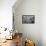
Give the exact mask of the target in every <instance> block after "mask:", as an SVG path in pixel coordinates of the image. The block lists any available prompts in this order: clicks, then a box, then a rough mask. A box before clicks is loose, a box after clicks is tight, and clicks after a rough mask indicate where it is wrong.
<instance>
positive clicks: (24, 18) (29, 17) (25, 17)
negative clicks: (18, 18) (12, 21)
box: [22, 15, 35, 24]
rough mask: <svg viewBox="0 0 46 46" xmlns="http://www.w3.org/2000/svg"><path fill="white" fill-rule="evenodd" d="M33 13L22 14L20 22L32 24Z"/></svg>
mask: <svg viewBox="0 0 46 46" xmlns="http://www.w3.org/2000/svg"><path fill="white" fill-rule="evenodd" d="M34 23H35V15H22V24H34Z"/></svg>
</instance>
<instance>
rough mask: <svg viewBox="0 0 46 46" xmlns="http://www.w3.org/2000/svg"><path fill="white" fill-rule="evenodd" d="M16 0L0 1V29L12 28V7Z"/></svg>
mask: <svg viewBox="0 0 46 46" xmlns="http://www.w3.org/2000/svg"><path fill="white" fill-rule="evenodd" d="M15 2H16V0H0V27H7V28H9V29H11V28H12V6H13V4H14V3H15Z"/></svg>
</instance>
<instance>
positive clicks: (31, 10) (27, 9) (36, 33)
mask: <svg viewBox="0 0 46 46" xmlns="http://www.w3.org/2000/svg"><path fill="white" fill-rule="evenodd" d="M14 6H15V5H14ZM13 10H14V11H13V12H14V16H15V18H14V19H15V29H17V30H18V32H22V33H23V34H24V37H25V38H26V37H27V38H28V39H32V40H34V41H35V43H36V46H41V0H23V2H22V3H21V4H20V5H18V6H17V8H16V7H14V8H13ZM22 15H35V24H22Z"/></svg>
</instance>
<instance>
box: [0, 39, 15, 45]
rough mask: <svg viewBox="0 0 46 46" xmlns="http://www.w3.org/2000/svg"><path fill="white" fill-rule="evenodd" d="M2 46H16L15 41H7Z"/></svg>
mask: <svg viewBox="0 0 46 46" xmlns="http://www.w3.org/2000/svg"><path fill="white" fill-rule="evenodd" d="M0 46H16V45H15V39H13V40H6V42H4V43H2V44H1V45H0Z"/></svg>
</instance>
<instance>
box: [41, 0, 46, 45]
mask: <svg viewBox="0 0 46 46" xmlns="http://www.w3.org/2000/svg"><path fill="white" fill-rule="evenodd" d="M41 38H42V46H46V0H42V1H41Z"/></svg>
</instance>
